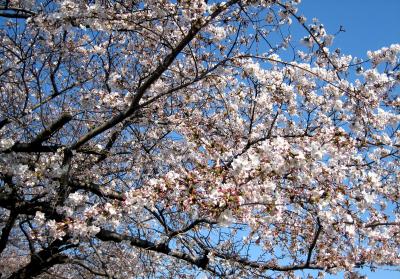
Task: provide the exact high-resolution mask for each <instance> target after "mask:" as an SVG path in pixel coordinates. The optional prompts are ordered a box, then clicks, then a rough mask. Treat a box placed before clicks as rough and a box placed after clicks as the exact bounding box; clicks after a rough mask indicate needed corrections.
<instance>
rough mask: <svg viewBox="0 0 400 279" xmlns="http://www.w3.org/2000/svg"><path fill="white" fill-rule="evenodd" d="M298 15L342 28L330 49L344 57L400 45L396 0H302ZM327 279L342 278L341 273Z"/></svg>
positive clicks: (399, 278) (393, 278)
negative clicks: (314, 18)
mask: <svg viewBox="0 0 400 279" xmlns="http://www.w3.org/2000/svg"><path fill="white" fill-rule="evenodd" d="M299 13H302V14H304V15H305V16H306V17H307V19H308V20H310V22H311V19H312V18H313V17H316V18H318V19H319V21H320V22H321V23H323V24H324V26H325V27H326V29H327V31H328V33H330V34H333V33H336V32H337V31H338V30H339V28H340V26H341V25H342V26H343V28H344V29H345V30H346V32H341V33H340V34H339V35H338V37H336V38H335V40H334V44H333V48H340V49H341V50H342V53H344V54H351V55H353V56H357V57H360V58H365V57H366V52H367V51H368V50H376V49H379V48H381V47H383V46H387V45H390V44H393V43H400V0H379V1H377V0H302V3H301V4H300V5H299ZM397 270H400V267H399V268H397ZM364 274H365V275H367V276H368V278H370V279H382V278H384V279H400V271H389V270H385V269H380V270H377V271H376V272H374V273H372V272H369V271H368V270H366V271H365V272H364ZM328 278H343V274H338V275H336V276H329V277H328Z"/></svg>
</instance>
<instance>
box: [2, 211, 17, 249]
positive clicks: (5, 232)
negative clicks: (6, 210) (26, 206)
mask: <svg viewBox="0 0 400 279" xmlns="http://www.w3.org/2000/svg"><path fill="white" fill-rule="evenodd" d="M17 216H18V214H16V213H14V211H11V212H10V216H9V217H8V220H7V223H6V225H5V226H4V228H3V230H2V232H1V238H0V254H1V253H2V252H3V251H4V249H5V248H6V246H7V241H8V237H9V235H10V232H11V229H12V227H13V226H14V223H15V220H16V219H17Z"/></svg>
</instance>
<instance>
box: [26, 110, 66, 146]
mask: <svg viewBox="0 0 400 279" xmlns="http://www.w3.org/2000/svg"><path fill="white" fill-rule="evenodd" d="M71 119H72V116H71V115H70V114H69V113H64V114H62V115H61V117H60V118H59V119H58V120H57V121H56V122H54V123H53V124H51V125H50V127H48V128H47V129H44V130H43V131H42V132H40V134H38V135H37V136H36V138H35V139H34V140H33V141H32V142H31V143H30V144H31V145H40V144H41V143H42V142H44V141H47V140H49V139H50V138H51V136H52V135H53V134H54V133H55V132H57V131H58V130H60V129H61V128H62V127H63V126H64V125H65V124H67V123H68V122H69V121H71Z"/></svg>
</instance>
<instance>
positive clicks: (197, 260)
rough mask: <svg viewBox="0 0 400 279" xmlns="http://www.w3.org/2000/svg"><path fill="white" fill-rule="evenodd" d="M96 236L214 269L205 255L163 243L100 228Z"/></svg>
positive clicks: (206, 268)
mask: <svg viewBox="0 0 400 279" xmlns="http://www.w3.org/2000/svg"><path fill="white" fill-rule="evenodd" d="M96 237H97V238H98V239H100V240H102V241H114V242H122V241H129V242H130V244H131V245H132V246H134V247H137V248H140V249H145V250H148V251H154V252H158V253H161V254H164V255H168V256H171V257H173V258H176V259H179V260H184V261H186V262H188V263H190V264H192V265H195V266H197V267H198V268H201V269H204V270H208V271H210V272H212V273H215V271H214V270H213V269H212V268H211V267H209V266H208V258H207V257H206V256H200V257H194V256H192V255H189V254H186V253H183V252H181V251H177V250H173V249H170V248H169V247H168V245H167V244H165V243H160V244H155V243H153V242H150V241H148V240H143V239H140V238H137V237H133V236H129V235H123V234H119V233H116V232H112V231H108V230H104V229H102V230H101V231H100V232H99V233H98V234H97V235H96Z"/></svg>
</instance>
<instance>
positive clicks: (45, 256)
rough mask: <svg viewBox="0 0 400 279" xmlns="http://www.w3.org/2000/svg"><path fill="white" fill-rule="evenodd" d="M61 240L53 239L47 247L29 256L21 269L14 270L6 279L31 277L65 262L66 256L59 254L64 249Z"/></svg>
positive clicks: (63, 242)
mask: <svg viewBox="0 0 400 279" xmlns="http://www.w3.org/2000/svg"><path fill="white" fill-rule="evenodd" d="M64 244H65V241H63V240H58V239H57V240H55V241H54V242H53V243H52V244H51V245H50V246H49V247H47V248H45V249H43V250H41V251H40V252H38V253H36V254H33V255H32V256H31V261H30V262H29V263H28V264H27V265H26V266H24V267H22V268H21V269H19V270H17V271H16V272H14V273H13V274H12V275H11V276H10V277H8V279H22V278H33V277H35V276H37V275H39V274H41V273H42V272H43V271H46V270H48V269H49V268H51V267H52V266H54V265H56V264H60V263H63V262H65V261H66V260H67V259H68V257H67V256H66V255H62V254H59V253H60V252H61V251H62V250H64V249H63V248H62V247H61V246H62V245H64Z"/></svg>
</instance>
